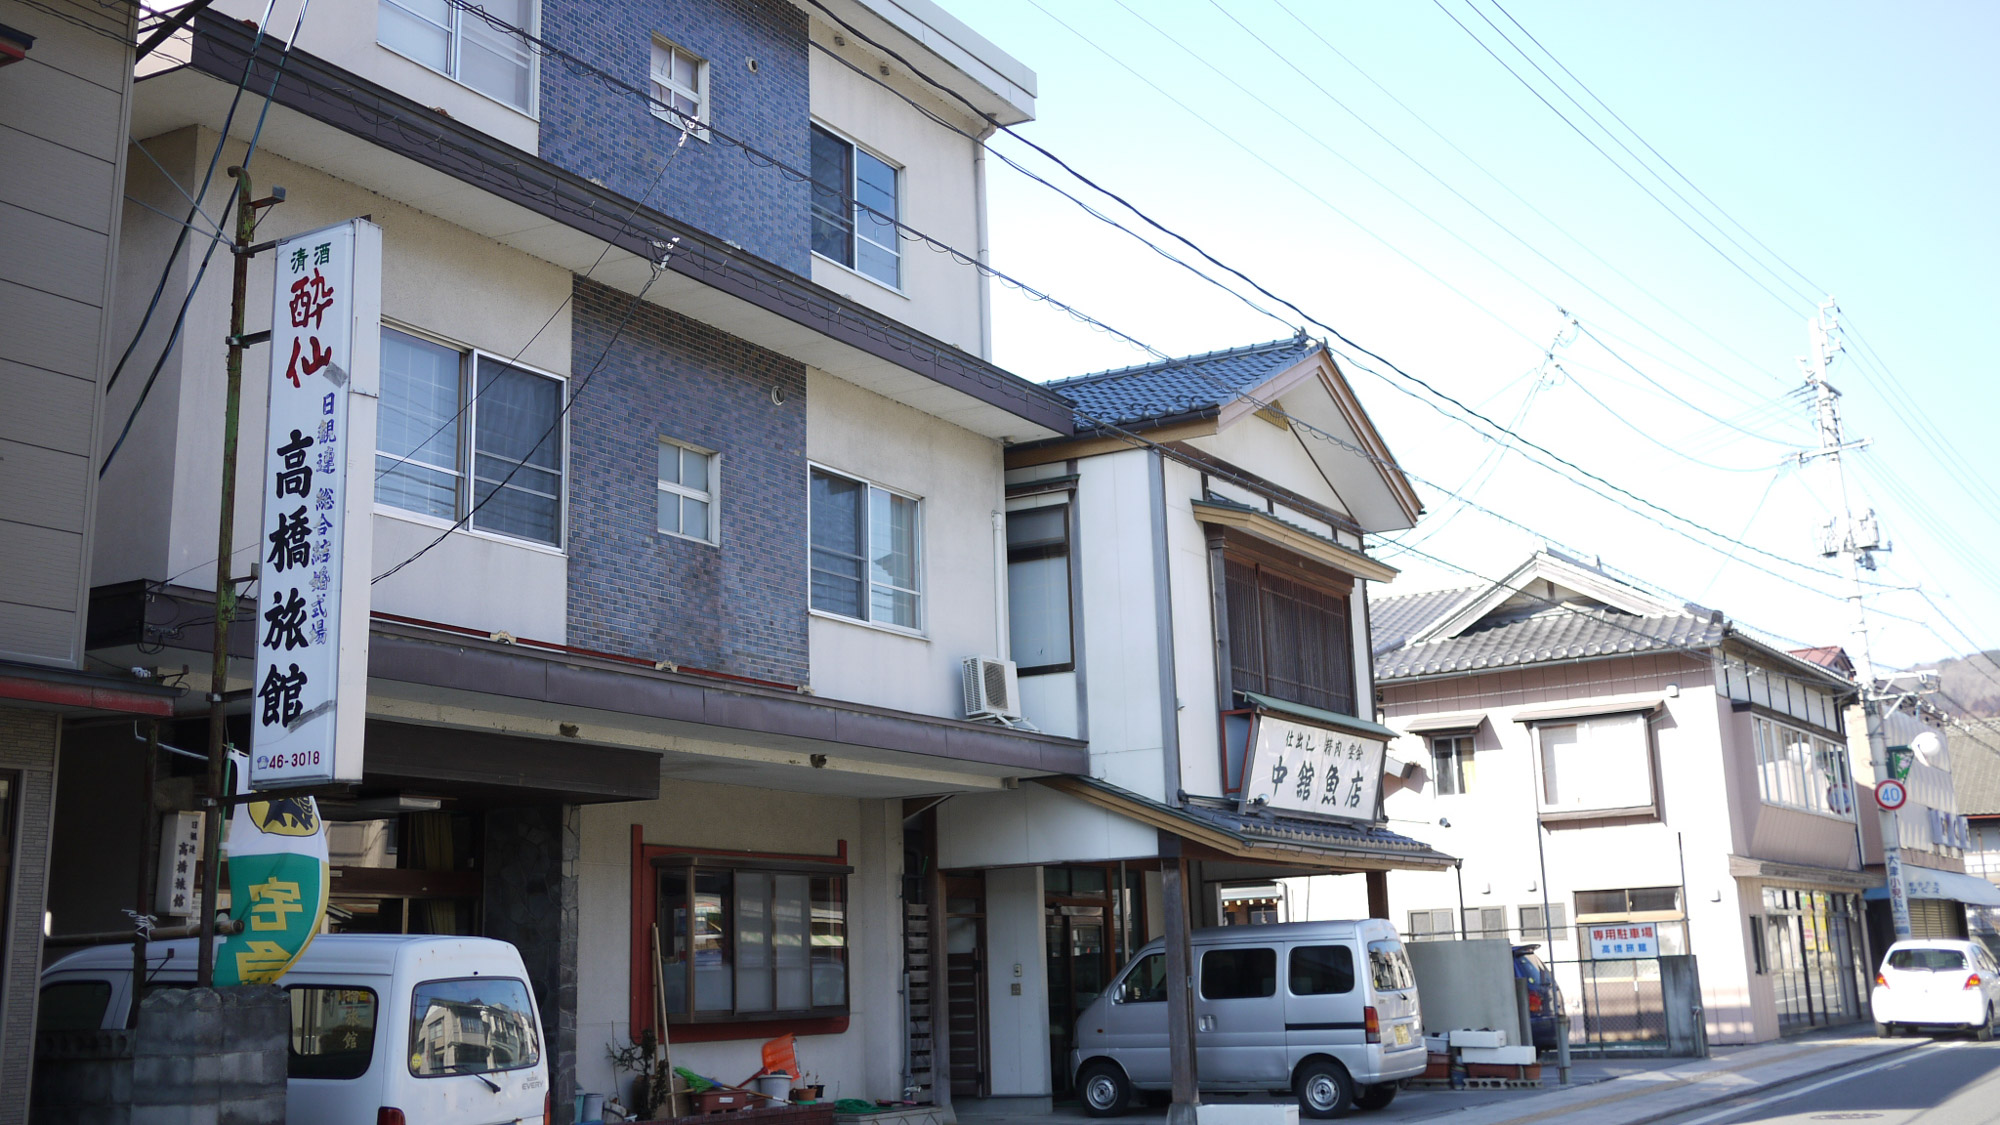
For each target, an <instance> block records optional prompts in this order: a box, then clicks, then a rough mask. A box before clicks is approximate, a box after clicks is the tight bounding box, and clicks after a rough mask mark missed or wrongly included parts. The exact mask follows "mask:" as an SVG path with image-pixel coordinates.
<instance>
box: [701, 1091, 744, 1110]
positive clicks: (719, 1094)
mask: <svg viewBox="0 0 2000 1125" xmlns="http://www.w3.org/2000/svg"><path fill="white" fill-rule="evenodd" d="M688 1103H689V1104H690V1105H692V1106H693V1107H694V1111H695V1113H697V1114H702V1115H706V1114H710V1113H728V1112H731V1111H733V1110H739V1109H744V1108H747V1107H748V1106H749V1104H750V1095H748V1094H745V1093H742V1092H740V1091H737V1090H703V1091H701V1092H700V1093H696V1094H689V1095H688Z"/></svg>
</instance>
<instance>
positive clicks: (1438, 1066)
mask: <svg viewBox="0 0 2000 1125" xmlns="http://www.w3.org/2000/svg"><path fill="white" fill-rule="evenodd" d="M1420 1077H1423V1078H1444V1079H1448V1078H1450V1077H1451V1056H1450V1055H1449V1054H1441V1053H1439V1052H1437V1051H1432V1052H1431V1053H1430V1054H1429V1055H1428V1056H1427V1057H1426V1060H1425V1065H1424V1072H1423V1074H1422V1075H1420Z"/></svg>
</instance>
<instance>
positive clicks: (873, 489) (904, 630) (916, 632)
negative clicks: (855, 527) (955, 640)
mask: <svg viewBox="0 0 2000 1125" xmlns="http://www.w3.org/2000/svg"><path fill="white" fill-rule="evenodd" d="M815 473H818V474H822V475H825V476H829V477H838V478H839V479H841V480H844V481H848V482H850V483H852V484H857V485H860V486H861V487H862V489H863V491H862V493H861V495H862V503H861V520H862V526H863V534H864V538H865V540H866V545H865V548H864V549H865V550H867V551H870V552H873V551H874V549H875V504H874V499H875V494H876V493H878V492H879V493H882V494H884V495H887V496H890V497H893V498H897V499H902V500H907V501H909V502H910V503H912V504H914V505H916V519H915V521H914V522H915V527H914V529H913V531H912V536H911V537H912V540H913V542H914V548H913V550H914V553H915V555H916V559H915V561H914V562H913V563H912V565H911V568H910V569H911V572H912V573H913V574H914V575H915V577H916V580H917V585H916V588H915V589H904V588H903V587H900V586H896V585H894V584H892V583H877V582H876V581H875V578H874V575H873V574H872V573H871V570H870V568H871V567H872V566H873V558H872V555H863V556H861V606H860V608H861V611H862V612H863V613H864V614H867V615H868V616H864V617H854V616H851V615H849V614H845V613H841V612H839V611H837V610H831V609H825V608H822V607H820V606H818V605H815V604H813V594H812V576H813V574H814V572H815V571H816V570H817V569H818V568H817V567H815V566H814V565H813V552H814V550H816V548H815V547H814V546H813V542H812V532H813V500H812V478H813V474H815ZM924 523H925V515H924V498H923V497H921V496H918V495H916V494H914V493H910V492H905V491H903V490H902V489H898V488H890V487H889V486H887V485H884V484H878V483H876V482H875V481H872V480H869V479H868V478H867V477H863V476H859V475H856V474H854V473H849V472H843V471H841V470H839V469H835V468H831V467H829V466H826V465H823V464H821V463H820V462H818V461H807V462H806V606H807V609H808V611H809V612H810V613H812V614H813V615H815V616H819V617H825V618H828V619H831V620H834V621H845V622H848V623H850V624H855V625H865V626H867V627H869V628H871V629H883V630H887V631H889V632H892V633H898V634H901V635H903V636H906V637H924V636H926V635H927V633H926V625H927V623H928V616H929V597H928V595H927V594H926V593H925V588H926V587H927V586H928V585H929V583H928V582H927V581H926V575H925V572H924V566H925V564H926V562H927V561H928V560H929V552H928V551H926V550H925V548H924ZM878 585H880V586H881V587H882V588H884V589H887V590H893V591H897V592H901V593H906V594H910V595H912V596H913V597H914V598H915V599H916V607H917V613H916V619H917V620H916V624H915V625H899V624H897V623H896V622H894V621H884V620H880V619H878V618H876V617H874V616H873V614H874V610H875V589H876V587H877V586H878Z"/></svg>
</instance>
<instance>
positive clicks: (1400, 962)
mask: <svg viewBox="0 0 2000 1125" xmlns="http://www.w3.org/2000/svg"><path fill="white" fill-rule="evenodd" d="M1368 974H1369V976H1370V978H1372V979H1373V980H1374V982H1375V987H1376V988H1377V989H1378V990H1381V991H1388V992H1400V991H1402V990H1403V989H1406V988H1415V987H1416V986H1417V975H1416V973H1415V972H1413V971H1412V970H1411V969H1410V958H1409V955H1408V954H1406V953H1404V952H1403V943H1402V942H1400V941H1371V942H1369V943H1368Z"/></svg>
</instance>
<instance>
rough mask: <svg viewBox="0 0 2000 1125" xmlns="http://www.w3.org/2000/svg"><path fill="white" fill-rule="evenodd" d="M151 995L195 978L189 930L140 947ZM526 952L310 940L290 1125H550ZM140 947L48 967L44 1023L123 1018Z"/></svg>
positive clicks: (303, 958) (391, 938)
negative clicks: (498, 1124) (368, 1124)
mask: <svg viewBox="0 0 2000 1125" xmlns="http://www.w3.org/2000/svg"><path fill="white" fill-rule="evenodd" d="M146 963H147V966H148V967H147V972H146V979H145V981H144V982H143V984H142V985H141V986H140V988H139V989H137V990H136V992H137V994H138V997H139V998H143V995H144V994H145V993H150V992H152V991H154V990H156V989H160V988H190V987H193V985H194V975H195V973H194V970H195V942H194V940H193V939H181V940H176V941H161V942H153V943H151V944H149V945H148V946H147V947H146ZM527 979H528V974H527V970H526V967H525V966H523V965H522V963H521V954H520V952H519V951H518V950H516V949H515V948H514V947H513V946H511V945H509V944H507V943H506V942H504V941H494V940H492V939H490V938H474V937H432V936H426V935H411V936H403V935H398V934H325V935H322V936H320V937H317V938H314V939H313V942H312V944H311V945H309V946H307V947H306V951H305V952H304V953H303V954H301V955H300V956H299V959H298V961H297V962H296V963H294V964H293V966H292V967H291V969H289V970H288V971H287V972H286V973H285V975H284V976H282V977H280V978H278V985H279V987H281V988H283V989H284V990H285V991H286V992H287V993H288V994H290V997H291V1002H292V1030H291V1037H290V1041H289V1043H288V1045H287V1046H288V1049H287V1052H286V1054H287V1062H288V1066H287V1074H288V1080H287V1083H286V1087H287V1088H286V1094H285V1120H286V1121H288V1122H290V1123H291V1125H349V1123H352V1122H357V1121H372V1122H376V1123H377V1125H405V1123H411V1125H415V1123H423V1125H484V1123H486V1122H492V1121H509V1122H522V1123H524V1125H546V1122H547V1121H548V1120H549V1116H548V1115H549V1110H550V1104H549V1098H550V1088H549V1068H548V1062H547V1059H546V1058H545V1056H544V1054H543V1051H542V1023H541V1015H540V1013H539V1012H538V1011H537V1010H536V1008H535V997H534V992H533V990H532V989H530V988H529V987H528V984H527ZM134 1002H135V990H134V988H133V986H132V949H131V947H130V946H126V945H106V946H98V947H96V948H94V949H86V950H83V951H82V952H80V953H73V954H71V955H70V956H68V957H65V958H63V959H62V960H60V961H57V962H55V963H54V964H52V965H50V966H49V967H48V968H47V969H45V970H43V971H42V980H41V1002H40V1007H39V1009H38V1011H37V1018H36V1030H38V1031H81V1030H88V1029H92V1028H118V1027H124V1026H125V1013H126V1011H127V1009H128V1007H129V1006H130V1005H131V1004H133V1003H134Z"/></svg>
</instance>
